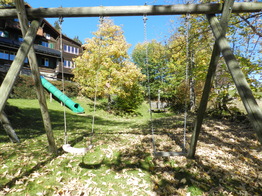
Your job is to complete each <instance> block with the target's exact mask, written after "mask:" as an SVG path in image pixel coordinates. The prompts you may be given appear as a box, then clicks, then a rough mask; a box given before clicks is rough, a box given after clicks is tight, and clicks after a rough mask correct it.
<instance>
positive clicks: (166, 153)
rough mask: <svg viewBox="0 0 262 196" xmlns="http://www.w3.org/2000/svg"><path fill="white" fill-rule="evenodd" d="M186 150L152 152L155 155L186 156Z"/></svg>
mask: <svg viewBox="0 0 262 196" xmlns="http://www.w3.org/2000/svg"><path fill="white" fill-rule="evenodd" d="M186 155H187V153H186V152H183V151H181V152H154V156H156V157H169V156H186Z"/></svg>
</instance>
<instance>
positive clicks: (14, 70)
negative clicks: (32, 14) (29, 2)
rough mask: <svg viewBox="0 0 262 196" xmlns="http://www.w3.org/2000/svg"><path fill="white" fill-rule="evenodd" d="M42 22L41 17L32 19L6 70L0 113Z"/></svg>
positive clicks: (0, 88) (0, 89) (1, 93)
mask: <svg viewBox="0 0 262 196" xmlns="http://www.w3.org/2000/svg"><path fill="white" fill-rule="evenodd" d="M41 22H42V19H40V20H38V21H37V20H34V21H32V23H31V27H30V28H29V30H28V31H27V33H26V35H25V37H24V41H23V42H22V44H21V46H20V48H19V50H18V52H17V54H16V56H15V59H14V61H13V63H12V64H11V67H10V69H9V71H8V72H7V74H6V76H5V79H4V81H3V83H2V85H1V87H0V95H1V99H0V113H1V112H2V111H3V108H4V106H5V104H6V101H7V98H8V97H9V94H10V92H11V90H12V88H13V85H14V83H15V80H16V78H17V76H18V74H19V72H20V70H21V68H22V66H23V64H24V62H25V59H26V56H27V54H28V52H29V49H30V47H31V46H32V45H33V42H34V40H35V37H36V33H37V30H38V28H39V26H40V24H41Z"/></svg>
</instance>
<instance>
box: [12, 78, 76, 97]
mask: <svg viewBox="0 0 262 196" xmlns="http://www.w3.org/2000/svg"><path fill="white" fill-rule="evenodd" d="M49 82H50V83H51V84H53V85H54V86H55V87H56V88H57V89H59V90H60V91H62V90H63V84H62V82H61V81H49ZM44 92H45V96H46V98H48V97H49V92H48V91H47V90H45V91H44ZM78 93H79V89H78V87H77V85H76V84H75V83H71V82H67V81H65V94H66V96H68V97H76V96H77V95H78ZM10 98H14V99H37V95H36V90H35V87H34V80H33V78H32V77H31V76H26V75H21V76H19V77H18V78H17V80H16V82H15V85H14V88H13V91H12V93H11V95H10Z"/></svg>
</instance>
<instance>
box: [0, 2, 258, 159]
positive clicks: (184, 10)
mask: <svg viewBox="0 0 262 196" xmlns="http://www.w3.org/2000/svg"><path fill="white" fill-rule="evenodd" d="M15 6H16V8H15V9H1V10H0V19H11V18H18V19H19V22H20V26H21V30H22V34H23V37H24V40H23V42H22V44H21V46H20V48H19V50H18V52H17V54H16V57H15V59H14V61H13V63H12V65H11V67H10V69H9V71H8V73H7V74H6V77H5V79H4V81H3V83H2V85H1V87H0V95H1V98H0V114H1V113H2V111H3V108H4V106H5V104H6V102H7V99H8V97H9V94H10V92H11V90H12V88H13V85H14V83H15V80H16V78H17V76H18V74H19V72H20V70H21V68H22V66H23V63H24V61H25V59H26V57H27V56H28V59H29V64H30V68H31V71H32V75H33V79H34V82H35V87H36V93H37V96H38V100H39V105H40V109H41V113H42V118H43V122H44V127H45V131H46V134H47V139H48V143H49V151H50V152H51V153H57V147H56V144H55V140H54V136H53V131H52V127H51V122H50V117H49V113H48V109H47V104H46V100H45V96H44V90H43V87H42V85H41V79H40V73H39V68H38V64H37V59H36V55H35V51H34V49H33V47H32V45H33V42H34V39H35V37H36V33H37V30H38V28H39V26H40V25H41V22H42V20H43V18H60V17H63V18H65V17H99V16H144V15H147V16H150V15H181V14H206V17H207V20H208V22H209V24H210V26H211V28H212V32H213V34H214V37H215V39H216V40H215V44H214V47H213V52H212V57H211V60H210V64H209V69H208V73H207V76H206V82H205V86H204V90H203V94H202V98H201V101H200V106H199V108H198V112H197V119H196V122H195V127H194V131H193V134H192V138H191V143H190V148H189V149H188V153H187V157H188V158H194V156H195V151H196V145H197V140H198V136H199V133H200V129H201V125H202V122H203V118H204V113H205V110H206V107H207V102H208V97H209V94H210V90H211V87H212V83H213V80H214V77H215V72H216V68H217V64H218V60H219V56H220V52H222V55H223V57H224V59H225V62H226V64H227V67H228V70H229V71H230V73H231V76H232V78H233V80H234V83H235V85H236V88H237V90H238V93H239V95H240V97H241V99H242V101H243V104H244V106H245V109H246V111H247V114H248V117H249V120H250V122H251V124H252V125H253V128H254V129H255V131H256V134H257V136H258V139H259V141H260V143H261V144H262V111H261V110H260V108H259V106H258V104H257V102H256V100H255V98H254V96H253V94H252V91H251V89H250V87H249V85H248V83H247V81H246V79H245V76H244V74H243V72H242V71H241V69H240V67H239V66H238V63H237V60H236V58H235V56H234V54H233V52H232V50H231V47H230V45H229V43H228V41H227V39H226V37H225V34H226V29H227V26H228V21H229V19H230V15H231V13H244V12H260V11H261V10H262V3H261V2H255V3H254V2H245V3H234V0H225V1H224V3H221V4H218V3H214V4H209V3H207V4H186V5H182V4H180V5H156V6H149V5H144V6H112V7H111V6H108V7H102V6H100V7H70V8H28V9H26V8H25V7H24V1H23V0H15ZM220 13H222V17H221V20H220V21H219V20H218V19H217V17H216V16H215V14H220ZM28 19H30V20H33V21H32V22H31V25H30V27H29V26H28ZM172 155H174V156H177V155H180V154H179V153H178V154H176V153H174V154H172V153H171V154H168V152H165V153H164V154H163V155H162V156H172ZM160 156H161V155H160Z"/></svg>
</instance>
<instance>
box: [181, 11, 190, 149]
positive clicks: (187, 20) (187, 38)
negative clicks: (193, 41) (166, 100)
mask: <svg viewBox="0 0 262 196" xmlns="http://www.w3.org/2000/svg"><path fill="white" fill-rule="evenodd" d="M189 18H190V14H189V13H187V14H186V19H185V22H186V29H187V30H186V78H185V120H184V141H183V149H182V151H183V152H186V123H187V86H188V85H187V80H188V64H189V57H188V50H189V49H188V44H189Z"/></svg>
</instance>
